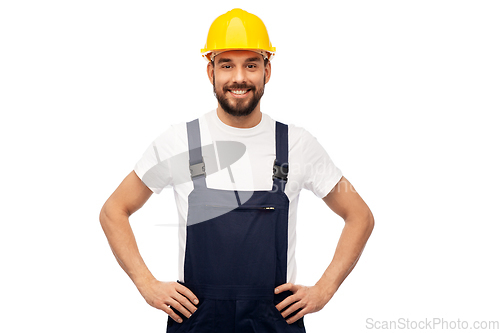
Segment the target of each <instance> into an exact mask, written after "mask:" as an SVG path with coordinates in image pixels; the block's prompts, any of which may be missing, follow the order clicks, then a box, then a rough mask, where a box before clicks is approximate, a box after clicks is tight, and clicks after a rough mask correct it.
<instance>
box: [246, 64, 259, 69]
mask: <svg viewBox="0 0 500 333" xmlns="http://www.w3.org/2000/svg"><path fill="white" fill-rule="evenodd" d="M247 67H248V68H250V69H254V68H257V66H256V65H254V64H248V65H247Z"/></svg>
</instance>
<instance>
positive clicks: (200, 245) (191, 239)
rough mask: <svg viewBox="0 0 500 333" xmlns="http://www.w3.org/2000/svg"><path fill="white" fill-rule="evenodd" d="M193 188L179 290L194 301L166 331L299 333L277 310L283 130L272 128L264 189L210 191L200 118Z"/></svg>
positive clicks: (284, 214)
mask: <svg viewBox="0 0 500 333" xmlns="http://www.w3.org/2000/svg"><path fill="white" fill-rule="evenodd" d="M187 131H188V145H189V165H190V170H191V176H192V180H193V184H194V189H193V191H192V192H191V193H190V194H189V197H188V204H189V206H188V207H189V208H188V217H187V234H186V253H185V261H184V283H183V284H184V285H185V286H186V287H187V288H189V289H190V290H191V291H192V292H193V293H194V294H195V295H196V296H197V297H198V299H199V301H200V303H199V304H198V309H197V310H196V311H195V312H194V313H193V314H192V316H191V317H190V318H188V319H186V318H185V317H184V316H183V315H182V314H180V313H179V312H177V311H176V312H177V314H178V315H180V316H181V318H182V320H183V322H182V323H180V324H179V323H177V322H175V321H174V320H173V319H172V318H170V317H169V318H168V326H167V332H168V333H181V332H194V333H208V332H214V333H215V332H216V333H246V332H248V333H254V332H258V333H271V332H273V333H278V332H280V333H281V332H283V333H299V332H300V333H304V332H305V328H304V322H303V319H302V318H301V319H300V320H298V321H297V322H295V323H293V324H288V323H287V322H286V321H285V319H284V318H283V317H282V315H281V313H280V312H279V311H278V309H276V307H275V305H276V304H278V303H279V302H281V301H282V300H283V299H285V298H286V297H287V296H289V295H291V292H283V293H281V294H279V295H275V294H274V288H275V287H276V286H278V285H281V284H283V283H286V277H287V249H288V207H289V200H288V197H287V196H286V194H285V192H284V190H285V185H286V181H287V173H288V126H287V125H284V124H282V123H279V122H276V160H275V165H274V167H273V173H271V170H269V177H273V188H272V189H271V190H269V191H254V192H253V191H230V190H218V189H209V188H207V184H206V179H205V177H206V174H205V172H204V162H203V157H202V154H201V140H200V130H199V122H198V119H196V120H193V121H191V122H189V123H187Z"/></svg>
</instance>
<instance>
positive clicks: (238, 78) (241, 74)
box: [233, 66, 246, 83]
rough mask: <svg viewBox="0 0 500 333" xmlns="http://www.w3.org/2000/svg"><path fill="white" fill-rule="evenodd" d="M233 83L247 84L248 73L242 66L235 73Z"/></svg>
mask: <svg viewBox="0 0 500 333" xmlns="http://www.w3.org/2000/svg"><path fill="white" fill-rule="evenodd" d="M233 82H234V83H245V82H246V73H245V69H244V68H242V67H241V66H237V67H236V68H235V70H234V71H233Z"/></svg>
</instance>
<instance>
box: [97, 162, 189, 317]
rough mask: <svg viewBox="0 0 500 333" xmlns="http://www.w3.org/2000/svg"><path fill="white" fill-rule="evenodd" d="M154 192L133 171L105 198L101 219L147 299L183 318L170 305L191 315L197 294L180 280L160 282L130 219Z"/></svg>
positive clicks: (117, 254) (122, 262) (118, 255)
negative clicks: (147, 264)
mask: <svg viewBox="0 0 500 333" xmlns="http://www.w3.org/2000/svg"><path fill="white" fill-rule="evenodd" d="M152 193H153V192H151V190H150V189H149V188H148V187H147V186H146V185H144V183H143V182H142V181H141V180H140V179H139V177H138V176H137V175H136V174H135V172H134V171H132V172H131V173H130V174H129V175H128V176H127V177H125V179H124V180H123V182H122V183H121V184H120V186H118V188H117V189H116V190H115V191H114V192H113V194H111V196H110V197H109V199H108V200H107V201H106V203H105V204H104V206H103V207H102V210H101V213H100V215H99V219H100V221H101V226H102V229H103V230H104V233H105V234H106V237H107V238H108V242H109V245H110V246H111V250H112V251H113V254H114V255H115V257H116V260H117V261H118V263H119V264H120V266H121V267H122V268H123V270H124V271H125V272H126V273H127V274H128V276H129V277H130V278H131V279H132V281H133V282H134V284H135V285H136V287H137V289H138V290H139V292H140V293H141V294H142V296H143V297H144V299H145V300H146V302H148V304H149V305H151V306H153V307H155V308H157V309H160V310H163V311H165V312H166V313H167V314H168V315H169V316H171V317H172V318H173V319H174V320H176V321H181V318H180V317H179V316H178V315H177V314H175V313H174V311H173V310H172V309H171V308H170V306H172V307H174V308H175V309H177V310H179V312H181V313H182V314H183V315H184V316H186V317H188V318H189V317H190V315H191V314H192V313H193V312H194V311H195V310H196V307H195V306H194V305H193V303H194V304H197V303H198V301H197V300H196V296H195V295H194V294H193V293H192V292H191V291H190V290H189V289H188V288H186V287H184V286H182V285H181V284H179V283H177V282H168V283H167V282H161V281H158V280H156V279H155V278H154V276H153V274H151V272H150V271H149V269H148V268H147V266H146V264H145V263H144V261H143V259H142V257H141V255H140V253H139V249H138V247H137V242H136V241H135V237H134V233H133V232H132V228H131V227H130V223H129V217H130V215H132V214H133V213H134V212H136V211H137V210H138V209H139V208H141V207H142V206H143V205H144V203H146V201H147V200H148V199H149V198H150V197H151V194H152ZM191 302H193V303H191Z"/></svg>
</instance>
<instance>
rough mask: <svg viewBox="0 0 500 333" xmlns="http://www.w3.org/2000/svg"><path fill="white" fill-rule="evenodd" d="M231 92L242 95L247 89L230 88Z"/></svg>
mask: <svg viewBox="0 0 500 333" xmlns="http://www.w3.org/2000/svg"><path fill="white" fill-rule="evenodd" d="M231 92H232V93H233V94H235V95H243V94H245V93H246V92H247V91H246V90H231Z"/></svg>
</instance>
